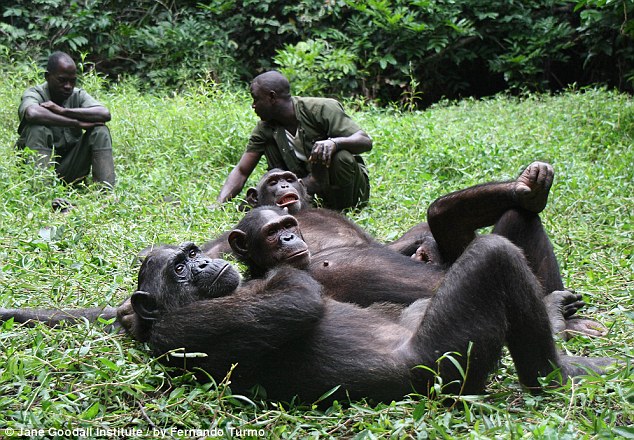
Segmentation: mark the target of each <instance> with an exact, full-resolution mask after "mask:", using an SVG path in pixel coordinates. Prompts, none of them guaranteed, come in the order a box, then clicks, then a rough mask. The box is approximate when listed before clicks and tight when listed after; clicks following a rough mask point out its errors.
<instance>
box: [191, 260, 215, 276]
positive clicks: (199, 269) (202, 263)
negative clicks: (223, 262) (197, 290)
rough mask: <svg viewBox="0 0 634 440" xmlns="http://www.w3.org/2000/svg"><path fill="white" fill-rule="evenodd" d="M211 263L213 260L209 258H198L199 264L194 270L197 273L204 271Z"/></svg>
mask: <svg viewBox="0 0 634 440" xmlns="http://www.w3.org/2000/svg"><path fill="white" fill-rule="evenodd" d="M210 264H211V260H210V259H209V258H201V259H199V260H198V264H196V265H194V267H193V268H192V272H193V273H194V274H195V275H196V274H199V273H200V272H203V271H204V270H205V268H206V267H207V266H209V265H210Z"/></svg>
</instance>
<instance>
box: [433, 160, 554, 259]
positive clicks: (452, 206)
mask: <svg viewBox="0 0 634 440" xmlns="http://www.w3.org/2000/svg"><path fill="white" fill-rule="evenodd" d="M553 174H554V173H553V169H552V167H551V166H550V165H549V164H547V163H543V162H534V163H532V164H531V165H529V166H528V167H527V168H526V169H525V170H524V171H523V172H522V174H521V175H520V176H519V177H518V178H517V180H515V181H512V182H500V183H486V184H483V185H476V186H473V187H470V188H467V189H464V190H461V191H456V192H453V193H451V194H448V195H446V196H443V197H440V198H439V199H437V200H436V201H434V202H433V203H432V204H431V205H430V206H429V209H428V211H427V222H428V223H429V226H430V228H431V231H432V233H433V235H434V238H435V240H436V242H437V244H438V248H439V250H440V253H441V255H442V257H443V259H444V260H445V262H446V263H450V264H451V263H453V262H454V261H455V260H456V259H457V258H458V257H459V256H460V255H461V254H462V252H463V251H464V250H465V249H466V247H467V246H468V245H469V243H470V242H471V241H472V240H473V238H474V237H475V233H476V230H478V229H479V228H482V227H485V226H491V225H493V224H495V222H496V221H497V220H498V219H499V218H500V217H501V216H502V214H504V213H505V212H506V211H508V210H509V209H513V208H523V209H526V210H528V211H531V212H535V213H539V212H541V211H542V210H543V209H544V207H545V206H546V202H547V200H548V192H549V190H550V186H551V185H552V181H553Z"/></svg>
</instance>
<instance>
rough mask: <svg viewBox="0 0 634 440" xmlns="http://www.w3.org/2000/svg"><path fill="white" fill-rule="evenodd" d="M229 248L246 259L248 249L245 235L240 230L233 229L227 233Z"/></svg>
mask: <svg viewBox="0 0 634 440" xmlns="http://www.w3.org/2000/svg"><path fill="white" fill-rule="evenodd" d="M228 240H229V246H231V249H233V252H235V253H236V254H238V255H240V256H242V257H246V256H247V255H248V254H249V247H248V246H247V234H246V232H244V231H241V230H240V229H234V230H233V231H231V232H229V238H228Z"/></svg>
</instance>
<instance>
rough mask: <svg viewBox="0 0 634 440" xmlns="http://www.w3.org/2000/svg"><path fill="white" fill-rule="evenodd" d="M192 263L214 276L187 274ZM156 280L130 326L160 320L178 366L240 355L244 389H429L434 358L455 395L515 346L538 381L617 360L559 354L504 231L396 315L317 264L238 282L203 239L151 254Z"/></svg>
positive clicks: (359, 392) (519, 364)
mask: <svg viewBox="0 0 634 440" xmlns="http://www.w3.org/2000/svg"><path fill="white" fill-rule="evenodd" d="M253 215H256V216H257V215H258V214H257V213H254V214H253ZM287 224H288V225H290V223H287ZM291 228H294V226H291ZM283 237H284V234H278V239H279V240H283V239H284V238H283ZM243 244H246V246H247V247H248V245H249V240H248V237H247V240H246V241H244V242H243ZM183 264H185V265H186V266H188V267H192V268H199V269H200V270H201V271H202V272H208V273H206V274H205V275H204V276H202V275H201V274H200V273H197V272H196V271H195V270H190V271H187V272H186V273H185V274H183V273H182V272H179V269H178V268H179V267H180V266H179V265H183ZM150 265H151V267H150ZM218 268H222V270H220V269H218ZM218 272H219V273H218ZM147 277H150V278H151V279H153V280H157V282H153V283H152V288H153V289H154V290H152V291H147V290H145V291H143V292H142V293H139V292H135V293H134V294H133V297H132V305H133V307H134V312H135V313H131V311H130V310H128V313H122V314H121V315H120V320H121V322H122V323H123V325H124V327H127V318H128V317H132V318H133V319H138V318H139V317H140V319H141V320H144V321H147V322H149V323H150V325H149V327H148V331H147V333H146V336H147V341H148V343H149V345H150V346H151V347H152V350H153V352H154V354H155V355H156V356H161V361H162V362H165V363H167V364H169V365H172V366H178V367H186V368H187V369H190V370H191V369H193V368H201V369H203V370H204V371H205V372H207V373H208V374H210V375H211V376H212V377H214V378H215V379H216V380H221V379H222V378H223V377H224V376H225V375H226V373H227V371H229V370H230V368H231V366H232V365H233V364H237V367H236V369H235V370H234V372H233V374H232V376H231V384H232V385H231V386H232V389H233V390H234V392H246V390H248V389H249V388H251V387H252V386H254V385H256V384H259V385H261V386H263V387H264V389H265V390H266V391H267V394H268V397H269V398H273V399H279V400H289V399H291V398H292V397H293V396H295V395H298V396H299V397H300V399H301V400H303V401H314V400H316V399H318V398H319V397H320V396H321V395H322V394H323V393H325V392H327V391H329V390H330V389H332V388H334V387H337V386H340V388H339V390H338V391H337V392H336V393H335V394H334V395H333V396H332V398H335V397H336V398H343V397H344V396H346V395H348V396H350V397H351V398H352V399H358V398H362V397H368V398H372V399H376V400H388V401H389V400H392V399H399V398H401V397H403V396H404V395H405V394H408V393H410V392H414V391H415V392H419V393H426V392H427V390H428V388H429V386H430V384H432V383H433V381H434V374H432V373H431V372H430V371H429V370H428V369H424V368H416V366H418V365H424V366H426V367H428V368H429V369H431V370H432V371H437V372H438V374H439V375H440V377H441V378H442V383H443V384H447V388H446V391H447V392H454V393H457V392H462V393H480V392H482V391H483V390H484V387H485V384H486V380H487V376H488V375H489V373H490V372H491V371H492V370H493V369H494V368H495V366H496V364H497V362H498V360H499V358H500V352H501V349H502V346H503V345H504V344H505V343H506V344H507V345H508V347H509V350H510V352H511V355H512V357H513V360H514V362H515V365H516V369H517V372H518V376H519V379H520V381H521V382H522V383H523V384H524V385H526V386H528V387H538V386H539V383H538V379H537V378H538V377H539V376H544V375H547V374H549V373H550V372H552V371H553V370H554V369H555V368H558V367H560V368H561V371H562V375H563V377H564V378H567V377H569V376H573V375H576V374H581V373H583V372H584V371H583V370H582V369H581V368H580V367H577V366H576V365H575V364H579V365H582V366H585V367H588V368H591V369H597V370H600V369H601V366H602V365H605V364H607V363H608V362H609V361H608V360H605V359H592V358H583V357H570V356H563V355H560V354H558V353H557V352H556V350H555V346H554V343H553V339H552V335H551V329H550V325H549V321H548V317H547V313H546V310H545V307H544V303H543V301H542V300H541V299H540V297H539V290H540V286H539V283H538V282H537V280H536V279H535V276H534V275H533V273H532V272H531V271H530V269H529V268H528V265H527V263H526V260H525V258H524V257H523V255H522V253H521V252H520V251H519V250H518V249H517V247H515V246H514V245H512V244H511V243H510V242H509V241H508V240H506V239H505V238H503V237H500V236H497V235H489V236H484V237H480V238H477V239H476V240H474V241H473V242H472V244H470V246H469V247H468V248H467V249H466V250H465V252H464V253H463V254H462V255H461V256H460V257H459V259H458V260H457V261H456V262H455V264H453V265H452V266H451V268H450V269H449V270H448V272H447V273H446V276H445V277H444V281H443V282H442V284H441V286H440V287H439V289H438V291H437V294H436V295H434V296H433V297H432V298H431V299H429V300H419V301H415V302H414V303H413V304H411V305H410V306H408V307H405V308H402V310H400V312H398V313H396V314H395V313H385V312H384V310H383V309H382V307H380V306H371V307H365V308H364V307H360V306H358V305H355V304H351V303H342V302H338V301H336V300H333V299H332V298H329V297H327V296H324V295H323V294H322V287H321V285H320V284H319V283H318V282H316V281H315V280H314V279H313V278H312V277H311V276H310V274H309V273H308V272H306V271H304V270H300V269H297V268H295V267H292V266H290V265H285V264H282V265H281V266H279V267H277V268H275V269H273V270H271V271H270V272H269V273H268V275H267V276H266V277H264V278H262V279H255V280H251V281H247V282H244V283H243V284H241V285H240V286H239V287H237V288H235V290H231V286H233V285H234V281H233V280H234V279H235V277H236V275H235V273H234V270H233V269H231V268H230V267H228V266H226V265H225V264H224V263H218V262H216V260H211V259H209V258H207V257H205V256H204V255H202V254H200V253H198V251H197V248H196V247H195V246H193V245H192V244H191V243H188V244H184V245H182V246H181V248H180V249H173V248H170V249H167V250H166V249H163V248H159V249H157V250H155V251H153V252H151V253H150V255H149V256H148V258H147V259H146V260H145V262H144V263H143V267H142V269H141V275H140V277H139V286H147V283H146V280H145V278H147ZM225 277H228V278H229V279H230V280H231V282H224V279H225ZM210 279H215V280H216V281H214V283H212V284H210V283H209V282H208V280H210ZM214 285H216V286H225V287H223V288H215V289H214V288H213V286H214ZM145 288H146V287H144V289H145ZM208 289H214V290H213V292H209V291H208ZM137 295H141V298H142V300H141V302H139V301H137V299H135V298H136V297H137ZM181 295H182V296H183V297H184V298H186V299H185V300H183V298H179V297H180V296H181ZM140 303H142V304H143V305H142V306H141V307H139V304H140ZM458 323H459V324H458ZM169 353H172V354H169ZM201 354H202V355H201ZM445 354H449V355H451V356H452V357H453V358H454V359H455V360H456V361H457V362H459V364H460V365H461V367H462V369H463V370H464V371H466V372H467V374H466V378H462V377H461V374H460V373H459V371H458V370H457V369H456V367H455V365H454V364H453V363H452V362H451V361H449V360H447V359H444V360H440V361H439V359H441V358H442V357H443V355H445ZM164 355H165V356H164ZM199 377H200V378H204V375H200V376H199Z"/></svg>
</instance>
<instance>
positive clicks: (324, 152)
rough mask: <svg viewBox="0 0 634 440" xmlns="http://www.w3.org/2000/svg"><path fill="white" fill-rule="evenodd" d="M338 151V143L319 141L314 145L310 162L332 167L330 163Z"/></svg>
mask: <svg viewBox="0 0 634 440" xmlns="http://www.w3.org/2000/svg"><path fill="white" fill-rule="evenodd" d="M336 151H337V143H336V142H335V141H333V140H332V139H326V140H323V141H317V142H315V144H314V145H313V150H312V152H311V154H310V157H309V158H308V160H309V161H310V162H312V163H322V164H324V165H326V167H329V166H330V161H331V160H332V157H333V156H334V155H335V152H336Z"/></svg>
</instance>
